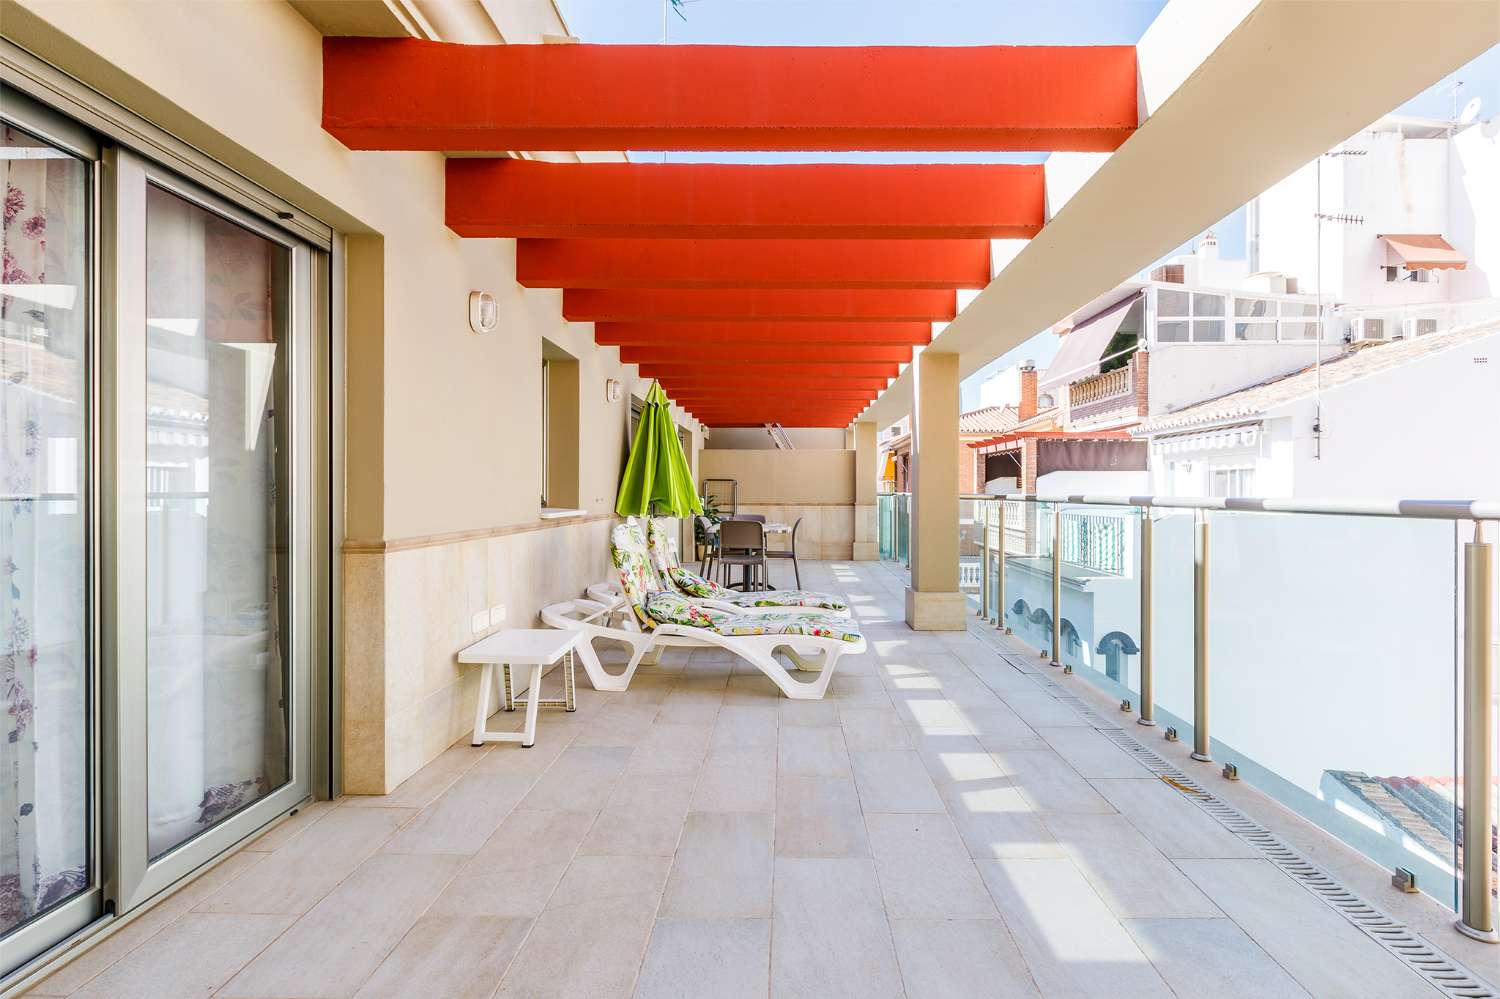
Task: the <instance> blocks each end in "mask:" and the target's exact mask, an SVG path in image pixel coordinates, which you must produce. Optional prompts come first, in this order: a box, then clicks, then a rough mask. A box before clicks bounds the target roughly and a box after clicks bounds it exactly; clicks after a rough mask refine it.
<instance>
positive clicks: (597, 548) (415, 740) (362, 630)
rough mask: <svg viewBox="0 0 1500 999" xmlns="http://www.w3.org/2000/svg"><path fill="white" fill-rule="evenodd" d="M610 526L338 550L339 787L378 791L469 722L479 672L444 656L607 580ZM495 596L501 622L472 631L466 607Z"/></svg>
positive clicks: (471, 611)
mask: <svg viewBox="0 0 1500 999" xmlns="http://www.w3.org/2000/svg"><path fill="white" fill-rule="evenodd" d="M613 523H614V518H613V517H596V518H590V519H585V520H573V521H566V522H562V523H559V524H556V525H542V526H532V525H528V526H527V529H524V530H517V531H510V530H504V531H495V532H485V533H483V535H482V536H472V535H465V536H462V537H459V538H456V539H453V540H443V539H441V538H438V539H424V541H423V543H422V544H418V545H404V544H395V545H390V546H386V547H385V550H374V551H372V550H369V548H368V546H363V547H361V548H359V549H355V550H347V551H346V552H345V553H344V556H343V568H344V622H343V626H344V671H343V672H344V700H343V707H344V734H343V747H344V790H345V791H346V792H348V793H350V794H385V793H387V792H389V791H391V790H392V789H393V788H395V787H396V785H398V784H400V783H401V782H402V781H403V780H405V779H406V778H407V777H409V776H411V775H412V774H413V773H415V772H416V771H417V770H418V769H419V768H420V767H421V766H422V765H423V764H425V763H427V762H428V761H430V760H432V759H434V758H436V757H437V755H438V754H439V753H441V752H442V751H443V750H445V749H447V748H448V747H449V746H450V745H452V744H453V742H454V740H456V739H458V738H459V737H460V736H461V735H463V733H464V732H465V731H467V730H468V729H469V728H470V727H472V726H473V724H474V707H475V699H476V698H477V697H478V689H479V684H478V673H477V671H476V670H474V669H473V668H472V667H467V666H465V667H460V666H459V665H458V663H457V662H456V661H455V655H456V654H457V653H458V651H459V650H460V649H462V648H464V647H466V646H468V645H470V644H472V643H473V642H475V641H477V640H478V639H480V638H482V637H483V636H484V635H486V634H488V633H489V632H491V631H496V630H499V629H500V628H505V627H511V628H528V627H538V626H539V625H538V623H537V613H538V611H539V610H540V609H541V608H542V607H544V606H546V605H547V604H550V603H556V602H558V601H561V600H570V599H572V598H574V597H578V596H581V595H582V594H583V591H584V589H585V588H586V587H587V586H589V585H590V584H592V583H597V582H600V581H602V580H605V579H608V578H609V577H610V574H611V571H612V570H611V569H610V565H609V531H610V528H611V526H612V525H613ZM497 604H504V605H505V609H506V616H505V620H504V621H503V622H500V623H497V624H492V625H491V626H490V627H489V628H488V629H486V630H484V631H480V632H475V631H474V630H473V628H472V624H473V619H474V615H475V614H476V613H478V612H480V611H488V610H489V609H490V608H492V607H494V606H496V605H497ZM495 696H496V698H497V699H498V693H497V694H496V695H495ZM494 707H498V700H497V703H496V704H495V705H494Z"/></svg>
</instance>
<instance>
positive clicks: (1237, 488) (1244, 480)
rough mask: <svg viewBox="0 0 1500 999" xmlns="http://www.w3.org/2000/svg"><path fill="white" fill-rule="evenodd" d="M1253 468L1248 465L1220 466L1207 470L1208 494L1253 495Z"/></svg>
mask: <svg viewBox="0 0 1500 999" xmlns="http://www.w3.org/2000/svg"><path fill="white" fill-rule="evenodd" d="M1254 494H1255V469H1253V468H1251V467H1249V466H1239V467H1220V468H1213V469H1210V470H1209V474H1208V495H1210V496H1253V495H1254Z"/></svg>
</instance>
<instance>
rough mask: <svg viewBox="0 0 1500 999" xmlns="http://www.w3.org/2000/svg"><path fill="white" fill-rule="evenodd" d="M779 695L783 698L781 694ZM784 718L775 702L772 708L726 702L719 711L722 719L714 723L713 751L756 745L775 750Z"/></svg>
mask: <svg viewBox="0 0 1500 999" xmlns="http://www.w3.org/2000/svg"><path fill="white" fill-rule="evenodd" d="M766 682H767V683H769V682H770V681H769V680H767V681H766ZM773 690H774V687H773ZM776 696H778V697H779V696H781V695H780V693H779V692H777V693H776ZM780 716H781V715H780V712H779V711H778V710H777V708H776V704H775V702H774V701H772V702H771V703H770V705H769V706H767V705H764V704H753V705H752V704H728V703H726V704H725V705H724V706H723V707H722V708H720V709H719V715H718V718H716V719H715V721H714V732H713V737H712V739H711V740H710V751H711V752H717V751H719V750H721V749H748V748H750V747H752V746H769V747H771V748H772V749H774V748H775V747H776V730H777V728H778V726H779V724H780V721H779V719H780Z"/></svg>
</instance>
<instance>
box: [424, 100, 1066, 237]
mask: <svg viewBox="0 0 1500 999" xmlns="http://www.w3.org/2000/svg"><path fill="white" fill-rule="evenodd" d="M996 100H997V101H1002V102H1003V98H996ZM446 169H447V192H446V199H447V222H448V228H450V229H452V230H453V231H454V232H456V233H458V234H459V235H460V236H478V237H506V238H510V237H515V238H523V237H532V238H569V237H610V238H625V237H645V238H650V239H660V238H678V239H724V238H733V239H1026V238H1030V237H1031V236H1034V235H1036V234H1037V232H1039V231H1040V230H1041V228H1042V224H1043V222H1045V221H1046V204H1045V192H1044V189H1043V188H1044V184H1043V177H1042V167H1041V166H1040V165H1031V164H1027V165H1016V164H988V163H986V164H974V163H919V164H901V165H890V164H873V165H872V164H866V163H816V164H805V163H799V164H772V165H742V164H738V163H544V162H541V161H539V160H517V159H450V160H448V161H447V167H446Z"/></svg>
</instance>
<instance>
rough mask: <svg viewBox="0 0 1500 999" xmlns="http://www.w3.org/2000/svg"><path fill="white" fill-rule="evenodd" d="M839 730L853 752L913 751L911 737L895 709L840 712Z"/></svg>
mask: <svg viewBox="0 0 1500 999" xmlns="http://www.w3.org/2000/svg"><path fill="white" fill-rule="evenodd" d="M839 727H840V728H842V729H843V730H844V743H845V745H847V746H848V748H849V751H850V752H854V751H855V750H876V749H884V750H891V749H911V748H912V742H911V736H910V735H909V734H908V733H907V731H906V726H905V725H903V724H901V716H900V715H898V714H897V713H896V709H895V708H894V707H883V708H881V707H876V708H869V707H859V708H840V709H839Z"/></svg>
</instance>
